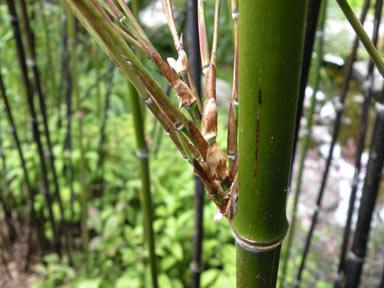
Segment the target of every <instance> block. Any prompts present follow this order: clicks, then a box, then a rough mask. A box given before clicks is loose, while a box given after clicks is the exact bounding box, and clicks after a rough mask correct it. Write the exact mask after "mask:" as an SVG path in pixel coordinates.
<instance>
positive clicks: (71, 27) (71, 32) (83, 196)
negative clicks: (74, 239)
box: [66, 7, 89, 269]
mask: <svg viewBox="0 0 384 288" xmlns="http://www.w3.org/2000/svg"><path fill="white" fill-rule="evenodd" d="M66 9H67V36H68V46H69V53H70V56H69V59H70V70H71V72H70V73H71V88H72V91H71V92H72V95H73V96H74V97H75V103H76V110H77V111H76V115H77V125H78V127H77V129H78V136H77V139H78V145H79V150H80V163H79V180H80V186H81V193H80V199H79V200H80V202H81V206H82V207H81V209H82V210H81V218H80V222H81V240H82V248H83V253H84V257H85V262H86V267H87V269H88V242H89V236H88V230H87V216H88V187H87V183H86V173H87V172H86V169H87V167H86V163H85V158H84V155H85V151H84V143H83V141H84V131H83V116H84V115H83V110H82V106H81V99H80V91H79V87H78V69H77V56H76V30H75V17H74V16H73V14H72V13H71V10H70V9H69V8H68V7H66ZM74 197H75V195H74V194H73V195H71V198H72V199H71V202H72V203H73V201H74Z"/></svg>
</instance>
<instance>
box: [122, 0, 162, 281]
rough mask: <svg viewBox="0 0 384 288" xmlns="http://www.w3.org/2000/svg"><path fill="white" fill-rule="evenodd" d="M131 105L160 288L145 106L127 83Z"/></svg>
mask: <svg viewBox="0 0 384 288" xmlns="http://www.w3.org/2000/svg"><path fill="white" fill-rule="evenodd" d="M131 5H132V6H131V8H132V12H133V13H134V15H135V16H136V17H137V15H138V12H139V5H138V1H137V0H133V1H131ZM127 85H128V95H129V104H130V107H131V113H132V116H133V123H134V130H135V137H136V147H137V148H136V149H137V150H136V156H137V158H138V159H139V162H140V177H141V191H140V192H141V193H140V201H141V211H142V214H143V224H144V242H145V245H146V249H147V251H148V256H149V259H148V260H149V265H150V270H151V279H152V287H153V288H158V287H159V284H158V280H157V268H156V249H155V233H154V231H153V225H152V224H153V207H152V196H151V181H150V172H149V155H150V154H149V150H148V145H147V142H146V141H145V125H144V115H143V106H142V105H141V100H140V97H139V95H138V94H137V91H136V89H135V88H134V87H133V86H132V84H131V83H130V82H129V81H127Z"/></svg>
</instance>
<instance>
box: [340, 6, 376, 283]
mask: <svg viewBox="0 0 384 288" xmlns="http://www.w3.org/2000/svg"><path fill="white" fill-rule="evenodd" d="M369 4H370V0H366V1H365V3H364V7H363V10H362V14H361V17H360V22H361V23H364V21H365V16H366V14H367V11H368V8H369ZM376 7H377V6H376ZM377 12H378V10H377V9H376V13H377ZM377 21H378V19H377V17H376V22H377ZM375 26H376V27H377V28H375V29H378V23H376V24H375ZM373 35H376V33H373ZM358 44H359V38H358V36H356V38H355V42H354V43H353V47H352V53H351V55H350V57H349V60H348V64H347V69H346V72H349V74H348V75H346V76H345V79H344V83H345V81H346V80H348V83H349V79H350V78H351V75H352V66H353V63H354V58H355V57H356V53H357V48H358ZM373 68H374V67H373V63H372V62H370V64H369V66H368V73H367V76H366V80H365V81H366V83H367V84H368V83H369V85H365V86H366V87H365V89H364V91H363V94H364V103H363V109H362V115H361V120H360V128H359V139H358V144H357V151H356V159H355V172H354V175H353V180H352V189H351V195H350V198H349V207H348V212H347V221H346V224H345V228H344V234H343V242H342V246H341V249H340V260H339V265H338V267H337V274H336V277H335V282H334V287H335V288H341V287H342V285H343V280H344V276H345V275H344V273H345V265H346V255H347V250H348V242H349V236H350V233H351V224H352V216H353V211H354V208H355V200H356V193H357V188H358V185H359V176H360V170H361V156H362V154H363V151H364V146H365V138H366V134H367V125H368V112H369V106H370V102H371V92H372V91H371V90H372V85H371V83H370V82H371V80H372V72H373ZM347 76H348V77H347ZM347 85H348V84H344V85H343V90H342V95H344V93H345V94H346V92H347V90H348V86H347Z"/></svg>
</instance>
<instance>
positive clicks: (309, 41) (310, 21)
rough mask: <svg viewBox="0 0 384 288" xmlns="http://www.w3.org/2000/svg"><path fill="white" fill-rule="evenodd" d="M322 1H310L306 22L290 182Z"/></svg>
mask: <svg viewBox="0 0 384 288" xmlns="http://www.w3.org/2000/svg"><path fill="white" fill-rule="evenodd" d="M321 1H322V0H309V2H308V8H307V20H306V21H307V24H306V28H305V40H304V54H303V61H302V63H301V76H300V88H299V100H298V105H297V111H296V126H295V137H294V140H293V141H294V142H293V154H292V162H291V175H290V181H291V178H292V171H293V169H292V167H293V164H294V162H295V156H296V146H297V142H298V135H299V131H300V121H301V117H302V115H303V105H304V98H305V88H306V87H307V83H308V76H309V70H310V67H311V61H312V52H313V45H314V43H315V36H316V27H317V21H318V18H319V14H320V7H321Z"/></svg>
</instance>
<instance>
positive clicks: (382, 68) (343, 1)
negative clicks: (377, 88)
mask: <svg viewBox="0 0 384 288" xmlns="http://www.w3.org/2000/svg"><path fill="white" fill-rule="evenodd" d="M337 3H338V4H339V6H340V8H341V10H342V11H343V13H344V15H345V17H346V18H347V20H348V22H349V23H350V24H351V26H352V27H353V29H354V30H355V32H356V34H357V35H358V36H359V38H360V41H361V43H363V45H364V47H365V49H367V52H368V54H369V56H370V57H371V59H372V61H373V62H374V63H375V65H376V67H377V69H378V70H379V72H380V74H381V75H382V76H383V77H384V61H383V58H382V56H381V55H380V53H379V51H377V49H376V47H375V46H376V45H375V44H374V43H373V42H372V41H371V39H370V38H369V36H368V35H367V33H366V32H365V30H364V28H363V26H362V25H361V23H360V22H359V19H357V17H356V15H355V13H353V10H352V8H351V7H350V6H349V4H348V2H347V0H337Z"/></svg>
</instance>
